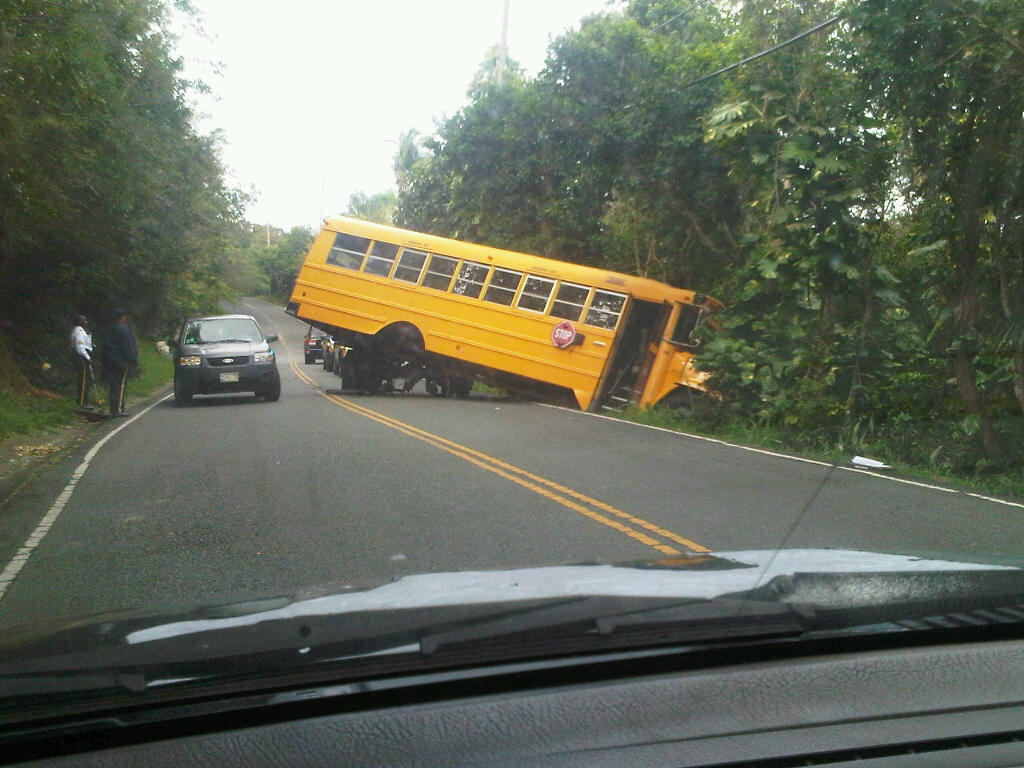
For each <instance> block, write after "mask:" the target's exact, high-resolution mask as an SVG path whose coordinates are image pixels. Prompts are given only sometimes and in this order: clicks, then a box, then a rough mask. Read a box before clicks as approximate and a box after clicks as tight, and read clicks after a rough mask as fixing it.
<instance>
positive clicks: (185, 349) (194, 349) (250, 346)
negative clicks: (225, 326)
mask: <svg viewBox="0 0 1024 768" xmlns="http://www.w3.org/2000/svg"><path fill="white" fill-rule="evenodd" d="M181 349H182V354H188V355H207V356H209V357H229V356H231V355H238V356H239V357H242V356H244V355H252V354H253V353H255V352H266V351H267V350H268V349H270V345H269V344H267V342H265V341H233V342H222V341H219V342H211V343H208V344H185V345H183V346H182V348H181Z"/></svg>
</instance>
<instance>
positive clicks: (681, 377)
mask: <svg viewBox="0 0 1024 768" xmlns="http://www.w3.org/2000/svg"><path fill="white" fill-rule="evenodd" d="M719 307H720V305H719V303H718V302H717V301H715V300H714V299H712V298H710V297H708V296H704V295H702V294H699V293H695V292H694V291H690V290H686V289H683V288H673V287H672V286H670V285H666V284H665V283H660V282H657V281H655V280H649V279H646V278H641V277H635V276H632V275H626V274H621V273H618V272H610V271H608V270H603V269H597V268H594V267H587V266H582V265H579V264H570V263H568V262H564V261H558V260H556V259H549V258H544V257H541V256H533V255H529V254H525V253H516V252H513V251H506V250H501V249H499V248H491V247H488V246H483V245H476V244H473V243H467V242H462V241H459V240H451V239H448V238H444V237H437V236H434V235H427V234H422V233H419V232H412V231H409V230H404V229H398V228H395V227H388V226H384V225H381V224H374V223H370V222H365V221H359V220H356V219H350V218H332V219H328V220H327V221H325V222H324V225H323V228H322V229H321V231H320V234H319V236H318V237H317V238H316V240H315V241H314V242H313V245H312V247H311V248H310V251H309V254H308V256H307V257H306V260H305V262H304V263H303V265H302V269H301V271H300V272H299V275H298V279H297V280H296V282H295V289H294V291H293V293H292V297H291V301H290V303H289V304H288V308H287V311H288V312H289V313H290V314H292V315H294V316H296V317H299V318H301V319H303V320H304V321H306V322H308V323H311V324H312V325H315V326H317V327H319V328H322V329H323V330H325V331H327V332H328V333H330V334H331V335H332V336H334V338H335V340H336V341H338V342H340V343H341V344H343V345H345V346H346V347H348V353H347V354H346V355H345V357H344V358H343V359H342V360H341V361H340V362H341V364H340V365H338V366H336V368H337V369H338V370H337V373H338V374H339V375H340V376H341V377H342V385H343V387H344V388H347V389H355V390H360V391H366V392H379V391H382V390H383V389H391V388H394V386H395V382H398V381H402V380H404V381H405V385H404V386H403V387H402V389H405V390H408V389H411V387H412V384H415V383H416V382H417V381H419V380H421V379H426V385H427V389H428V391H430V392H432V393H438V394H446V393H451V394H456V395H466V394H468V392H469V389H470V387H471V386H472V382H473V380H474V379H475V380H480V381H484V382H487V383H489V384H492V385H494V386H498V387H501V388H504V389H509V390H513V391H519V392H524V393H527V394H531V395H533V396H536V397H539V398H541V399H548V400H554V401H559V400H561V401H564V402H573V401H574V402H575V403H576V404H578V405H579V407H580V408H582V409H584V410H599V409H601V408H609V409H619V408H621V407H623V406H625V405H628V404H634V403H635V404H639V405H641V406H647V405H653V404H654V403H658V402H661V401H662V400H666V399H678V398H684V399H685V398H686V397H688V396H689V395H690V394H691V393H692V392H695V391H696V392H702V391H704V389H705V386H704V381H705V378H706V374H704V373H701V372H698V371H696V370H695V369H694V367H693V353H694V351H695V350H696V348H697V345H698V339H697V336H696V335H695V333H696V332H697V329H698V328H699V327H700V324H701V323H702V322H703V321H704V319H705V318H706V317H707V316H708V314H710V313H711V312H713V311H715V310H717V309H718V308H719Z"/></svg>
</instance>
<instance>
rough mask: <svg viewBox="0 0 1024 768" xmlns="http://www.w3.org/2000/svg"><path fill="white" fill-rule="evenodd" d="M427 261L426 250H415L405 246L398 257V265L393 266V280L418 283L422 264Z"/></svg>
mask: <svg viewBox="0 0 1024 768" xmlns="http://www.w3.org/2000/svg"><path fill="white" fill-rule="evenodd" d="M426 263H427V253H426V251H416V250H413V249H412V248H405V249H403V251H402V256H401V258H399V259H398V266H397V267H395V275H394V277H395V280H401V281H402V282H405V283H418V282H419V281H420V273H421V272H423V265H424V264H426Z"/></svg>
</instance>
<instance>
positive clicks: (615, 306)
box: [586, 291, 626, 330]
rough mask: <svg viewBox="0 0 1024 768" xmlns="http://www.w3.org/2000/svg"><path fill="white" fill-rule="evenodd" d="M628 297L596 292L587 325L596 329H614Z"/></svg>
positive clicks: (591, 303) (619, 294)
mask: <svg viewBox="0 0 1024 768" xmlns="http://www.w3.org/2000/svg"><path fill="white" fill-rule="evenodd" d="M625 303H626V297H625V296H624V295H623V294H621V293H610V292H608V291H594V300H593V301H592V302H590V309H588V310H587V319H586V324H587V325H592V326H594V327H595V328H608V329H609V330H610V329H612V328H614V327H615V325H616V324H617V323H618V322H619V315H621V314H622V305H623V304H625Z"/></svg>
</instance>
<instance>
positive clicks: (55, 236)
mask: <svg viewBox="0 0 1024 768" xmlns="http://www.w3.org/2000/svg"><path fill="white" fill-rule="evenodd" d="M165 23H166V19H165V6H164V4H163V2H160V0H128V1H127V2H123V1H122V0H92V1H91V2H88V3H83V2H76V1H74V0H23V1H21V2H17V3H5V4H3V5H0V72H3V73H5V75H4V76H3V77H0V305H3V307H4V322H5V323H6V324H7V327H6V329H5V330H6V331H7V332H9V333H10V332H11V331H13V330H14V329H17V330H18V332H17V333H15V334H13V335H12V339H13V340H14V341H15V342H16V343H17V344H18V347H19V348H20V349H21V351H22V352H23V353H25V352H26V351H27V350H30V349H31V345H27V344H23V343H22V341H21V340H24V339H31V338H32V337H33V335H35V334H38V333H44V334H47V335H51V334H52V335H56V334H60V335H63V334H64V333H65V324H66V323H67V322H68V321H69V319H70V318H71V317H73V316H74V315H75V314H76V313H77V312H80V311H84V312H86V313H87V314H90V315H92V316H93V317H94V319H95V320H96V321H97V322H103V321H105V320H106V317H107V314H106V313H107V311H108V310H109V308H110V307H111V306H113V305H126V306H128V308H129V309H131V310H132V311H133V312H135V313H136V314H137V316H138V318H139V321H140V322H141V323H142V324H143V325H147V324H148V325H152V326H153V327H154V328H162V327H163V325H164V324H165V322H166V320H167V319H169V318H171V317H173V316H177V315H179V314H180V313H182V312H185V311H190V310H192V309H194V308H197V307H198V306H199V305H202V306H204V307H209V306H210V305H212V304H214V303H215V302H216V301H217V299H218V298H219V297H220V296H222V295H224V292H225V291H227V290H228V289H227V285H226V283H225V282H224V279H223V278H224V272H223V265H222V264H221V262H220V256H221V254H222V253H223V249H224V248H225V246H226V245H227V243H228V241H229V240H230V233H231V230H232V227H234V226H235V225H236V223H237V221H238V220H239V219H240V214H241V209H242V203H243V200H242V198H241V197H240V196H239V195H238V194H237V192H235V191H234V190H232V189H230V188H228V187H227V186H226V185H225V183H224V181H223V172H222V167H221V164H220V161H219V158H218V150H217V142H216V140H215V139H214V138H211V137H204V136H200V135H198V134H197V133H196V132H195V130H194V129H193V127H192V124H191V120H192V115H191V112H190V110H189V108H188V106H187V94H188V92H189V90H190V88H192V87H193V84H191V83H189V82H187V81H186V80H184V79H183V78H182V77H181V74H180V62H179V61H178V60H176V59H175V58H174V57H173V56H172V55H171V53H170V44H169V40H168V37H167V34H166V33H165V31H164V29H165ZM30 328H31V329H33V333H26V330H27V329H30ZM35 346H38V345H37V344H36V345H35Z"/></svg>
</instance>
